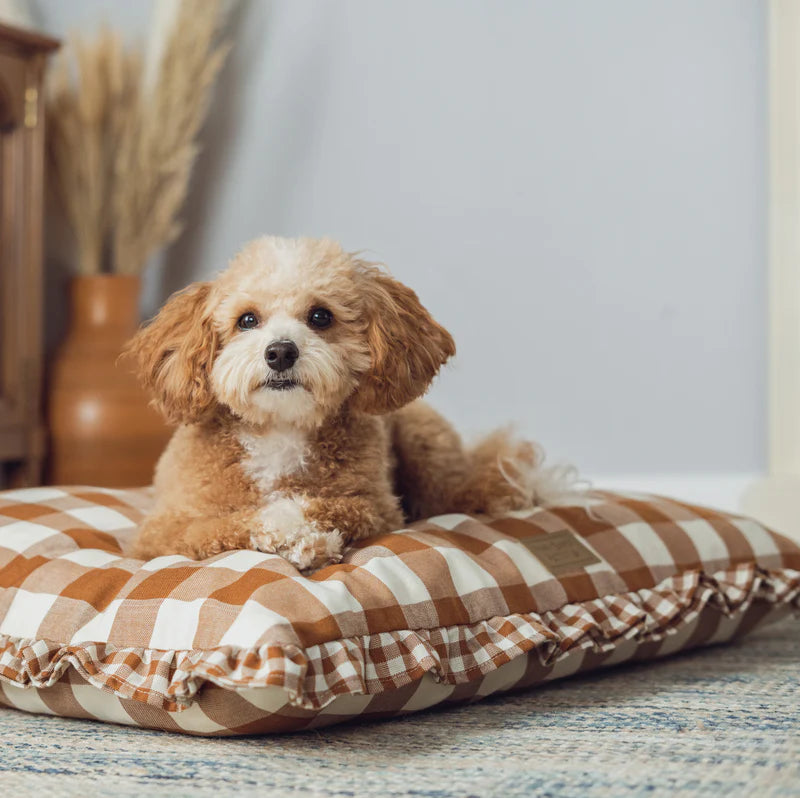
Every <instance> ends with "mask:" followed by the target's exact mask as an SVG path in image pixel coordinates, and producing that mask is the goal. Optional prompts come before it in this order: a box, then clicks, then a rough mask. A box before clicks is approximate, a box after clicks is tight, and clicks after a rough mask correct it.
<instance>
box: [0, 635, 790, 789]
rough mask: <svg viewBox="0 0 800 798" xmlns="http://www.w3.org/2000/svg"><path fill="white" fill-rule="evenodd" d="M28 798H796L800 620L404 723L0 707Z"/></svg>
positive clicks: (8, 773) (1, 768)
mask: <svg viewBox="0 0 800 798" xmlns="http://www.w3.org/2000/svg"><path fill="white" fill-rule="evenodd" d="M0 786H2V788H3V790H2V791H3V794H5V795H16V796H28V795H46V796H62V795H63V796H69V795H76V796H78V795H80V796H82V797H85V796H87V795H97V794H106V795H115V796H124V795H147V796H157V795H170V796H182V795H186V796H215V798H219V797H220V796H227V795H236V796H249V795H253V796H256V795H258V796H306V795H309V796H314V795H318V796H368V797H369V796H381V798H391V797H392V796H405V795H412V796H418V797H419V798H424V796H435V797H436V798H449V796H459V798H461V797H463V796H480V798H483V797H484V796H522V795H525V796H527V795H533V796H553V797H554V798H569V796H580V798H593V797H594V796H645V795H646V796H661V795H664V796H675V795H692V796H694V795H698V796H705V795H708V796H727V797H728V798H734V797H735V796H748V797H749V796H757V798H766V797H767V796H800V624H798V622H797V620H793V621H789V622H784V623H781V624H780V625H778V626H775V627H772V628H768V629H764V630H762V631H760V632H757V633H755V634H754V635H752V636H751V637H749V638H746V639H745V640H743V641H741V642H739V643H737V644H734V645H729V646H726V647H721V648H710V649H703V650H701V651H697V652H694V653H689V654H684V655H682V656H678V657H675V658H673V659H670V660H666V661H661V662H654V663H649V664H644V665H633V666H623V667H621V668H616V669H614V670H609V671H604V672H601V673H594V674H589V675H586V676H582V677H578V678H575V679H571V680H566V681H562V682H556V683H554V684H551V685H548V686H546V687H543V688H541V689H539V690H533V691H528V692H525V693H521V694H516V695H510V696H509V695H506V696H503V697H500V698H496V699H491V700H488V701H485V702H482V703H479V704H474V705H472V706H468V707H461V708H452V709H447V710H443V711H431V712H428V713H425V714H421V715H416V716H412V717H409V718H405V719H397V720H390V721H385V722H381V723H370V724H362V725H352V726H344V727H335V728H332V729H330V730H326V731H321V732H308V733H303V734H300V735H295V736H280V737H259V738H244V739H197V738H189V737H181V736H175V735H172V734H168V733H165V732H151V731H143V730H140V729H128V728H123V727H117V726H109V725H103V724H99V723H91V722H87V721H78V720H65V719H60V718H51V717H43V716H35V715H27V714H24V713H22V712H18V711H15V710H10V709H0Z"/></svg>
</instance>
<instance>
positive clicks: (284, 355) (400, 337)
mask: <svg viewBox="0 0 800 798" xmlns="http://www.w3.org/2000/svg"><path fill="white" fill-rule="evenodd" d="M129 350H130V351H131V352H132V353H133V354H134V355H135V356H136V358H137V362H138V367H139V372H140V374H141V377H142V379H143V381H144V383H145V384H146V385H147V386H148V387H149V388H150V389H151V391H152V392H153V394H154V396H155V404H156V406H157V407H158V408H159V409H160V410H161V411H162V412H163V413H164V415H165V416H166V418H167V419H168V420H169V421H170V422H173V423H175V424H177V425H179V426H178V429H177V430H176V432H175V434H174V436H173V438H172V440H171V442H170V444H169V446H168V447H167V449H166V451H165V452H164V454H163V456H162V457H161V460H160V462H159V463H158V466H157V468H156V475H155V489H156V507H155V510H154V512H153V513H152V514H151V515H150V516H149V517H148V518H147V519H146V520H145V523H144V525H143V527H142V529H141V532H140V534H139V537H138V539H137V541H136V544H135V554H136V555H137V556H139V557H143V558H149V557H153V556H157V555H162V554H170V553H178V554H184V555H187V556H189V557H194V558H205V557H209V556H211V555H214V554H218V553H219V552H222V551H226V550H229V549H240V548H251V549H258V550H260V551H263V552H273V553H276V554H279V555H281V556H283V557H284V558H286V559H287V560H288V561H289V562H291V563H292V564H293V565H295V566H296V567H297V568H298V569H301V570H311V569H315V568H318V567H320V566H322V565H325V564H327V563H331V562H337V561H338V560H339V559H340V558H341V556H342V550H343V548H344V546H345V545H346V544H347V543H348V542H349V541H352V540H358V539H360V538H364V537H367V536H369V535H376V534H380V533H384V532H388V531H390V530H393V529H397V528H401V527H402V526H403V525H404V524H405V523H406V522H408V521H412V520H415V519H419V518H424V517H426V516H433V515H438V514H442V513H449V512H462V513H480V512H487V513H498V512H504V511H510V510H514V509H520V508H523V507H526V506H530V505H532V504H533V502H535V501H542V500H547V499H548V498H549V496H548V493H551V494H552V493H557V492H559V491H560V490H561V485H560V484H558V483H559V479H558V478H556V479H554V478H553V472H552V470H547V471H545V470H542V469H538V468H537V466H538V459H539V455H538V453H537V451H536V449H535V448H534V447H533V445H531V444H529V443H524V442H520V443H516V442H514V441H513V440H512V439H511V438H510V437H509V436H508V435H507V434H506V433H505V432H498V433H495V434H493V435H492V436H490V437H489V438H487V439H486V440H484V441H483V442H482V443H480V444H478V445H477V446H476V447H475V448H472V449H469V450H466V449H465V448H464V447H463V446H462V443H461V440H460V439H459V436H458V435H457V434H456V432H455V431H454V430H453V429H452V428H451V426H450V425H449V424H448V423H447V421H445V420H444V419H443V418H442V417H441V416H439V415H438V414H437V413H436V412H435V411H434V410H432V409H431V408H430V407H428V406H427V405H425V404H423V403H421V402H417V401H414V400H416V399H417V398H418V397H420V396H421V395H422V394H423V393H425V391H426V390H427V388H428V386H429V385H430V383H431V380H432V379H433V378H434V376H435V375H436V373H437V372H438V370H439V368H440V366H441V365H442V364H443V363H444V362H445V361H446V360H447V359H448V358H449V357H451V356H452V355H453V354H454V353H455V345H454V343H453V339H452V338H451V336H450V334H449V333H448V332H447V331H446V330H445V329H444V328H443V327H441V326H440V325H439V324H437V323H436V322H435V321H434V320H433V318H431V316H430V314H429V313H428V312H427V311H426V310H425V308H423V307H422V305H421V304H420V302H419V300H418V299H417V296H416V294H415V293H414V292H413V291H411V290H410V289H409V288H407V287H406V286H404V285H402V284H401V283H399V282H397V281H396V280H394V279H392V278H391V277H389V276H388V275H387V274H386V273H384V272H383V271H381V269H380V268H378V267H377V266H375V265H373V264H370V263H366V262H364V261H362V260H359V259H358V258H357V257H355V256H353V255H350V254H348V253H346V252H344V251H343V250H342V249H341V247H340V246H339V245H338V244H336V243H334V242H332V241H328V240H311V239H296V240H287V239H281V238H273V237H265V238H261V239H258V240H256V241H254V242H251V243H250V244H248V245H247V246H246V247H245V248H244V249H243V250H242V252H240V253H239V255H237V256H236V258H234V260H233V261H232V263H231V265H230V266H229V268H228V269H227V270H226V271H225V272H223V273H222V274H221V275H220V276H219V277H218V278H217V279H216V280H214V281H212V282H203V283H195V284H194V285H191V286H189V287H188V288H187V289H185V290H184V291H181V292H179V293H177V294H175V295H174V296H173V297H172V298H171V299H170V300H169V302H168V303H167V304H166V305H165V306H164V308H163V309H162V310H161V312H160V313H159V314H158V315H157V316H156V317H155V319H154V320H153V321H152V322H151V323H150V324H149V325H147V326H145V327H143V328H142V329H141V330H140V331H139V333H138V334H137V335H136V337H135V338H134V339H133V340H132V341H131V343H130V344H129Z"/></svg>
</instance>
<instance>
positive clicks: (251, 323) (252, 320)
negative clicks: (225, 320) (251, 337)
mask: <svg viewBox="0 0 800 798" xmlns="http://www.w3.org/2000/svg"><path fill="white" fill-rule="evenodd" d="M236 324H237V325H238V326H239V329H240V330H252V329H253V328H254V327H258V316H256V314H255V313H250V312H248V313H243V314H242V315H241V316H239V321H237V322H236Z"/></svg>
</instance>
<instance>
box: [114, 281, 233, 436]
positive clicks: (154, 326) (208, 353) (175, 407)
mask: <svg viewBox="0 0 800 798" xmlns="http://www.w3.org/2000/svg"><path fill="white" fill-rule="evenodd" d="M210 292H211V284H210V283H194V284H193V285H190V286H189V287H188V288H186V289H184V290H183V291H179V292H178V293H176V294H173V295H172V296H171V297H170V298H169V300H168V301H167V303H166V304H165V305H164V307H163V308H161V310H160V311H159V313H158V315H157V316H156V317H155V318H154V319H153V320H152V321H151V322H150V323H149V324H147V325H145V326H143V327H142V328H141V329H140V330H139V332H138V333H136V335H135V336H134V337H133V338H132V339H131V340H130V341H129V342H128V344H127V346H126V347H125V352H124V354H125V355H132V356H133V357H134V358H135V360H136V363H137V373H138V375H139V379H141V381H142V383H143V384H144V386H145V387H146V388H147V389H148V390H149V391H151V392H152V394H153V404H154V405H155V407H156V408H158V410H160V411H161V413H163V415H164V416H165V418H166V419H167V421H169V422H171V423H176V424H179V423H192V422H195V421H200V420H201V419H202V418H204V417H205V416H207V415H208V413H209V412H210V411H211V410H212V408H213V407H214V404H215V402H214V396H213V394H212V391H211V384H210V381H209V377H210V371H211V366H212V365H213V362H214V357H215V356H216V352H217V349H218V348H219V340H218V338H217V334H216V332H215V331H214V328H213V325H212V322H211V316H210V313H209V312H208V308H207V302H208V297H209V294H210Z"/></svg>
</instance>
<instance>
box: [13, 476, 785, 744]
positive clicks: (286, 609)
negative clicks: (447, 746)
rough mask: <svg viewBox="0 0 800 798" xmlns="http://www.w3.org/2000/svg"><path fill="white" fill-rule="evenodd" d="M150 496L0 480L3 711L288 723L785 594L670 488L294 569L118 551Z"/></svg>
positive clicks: (775, 567)
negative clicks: (1, 483) (2, 484)
mask: <svg viewBox="0 0 800 798" xmlns="http://www.w3.org/2000/svg"><path fill="white" fill-rule="evenodd" d="M150 503H151V498H150V494H149V492H148V491H146V490H140V491H115V490H107V489H98V488H34V489H26V490H17V491H7V492H5V493H0V703H6V704H9V705H11V706H16V707H18V708H22V709H28V710H30V711H41V712H55V713H57V714H70V715H77V716H84V717H97V718H100V719H103V720H114V721H119V722H127V723H137V724H140V725H147V726H157V727H162V728H172V729H175V730H183V731H191V732H195V733H204V734H230V733H245V732H252V731H269V730H279V729H288V728H304V727H307V726H313V725H319V724H321V723H327V722H335V721H337V720H342V719H345V718H347V717H353V716H355V715H369V716H374V715H375V714H392V713H397V712H405V711H413V710H414V709H420V708H422V707H423V706H430V705H431V704H432V703H437V702H438V701H463V700H472V699H474V698H477V697H481V696H483V695H487V694H489V693H490V692H494V691H495V690H497V689H508V688H510V687H518V686H526V685H528V684H533V683H536V682H537V681H542V680H543V679H546V678H554V677H555V676H558V675H564V674H566V673H567V672H573V671H574V670H576V669H579V668H580V669H585V668H587V667H597V666H599V665H602V664H613V663H614V662H616V661H621V658H629V657H632V656H639V657H652V656H658V655H659V654H662V653H670V652H671V651H674V650H678V648H682V647H685V646H689V645H697V644H698V643H699V642H702V641H703V640H705V639H709V638H713V637H714V635H715V634H717V632H716V631H715V630H716V628H717V627H720V628H723V629H724V631H725V634H727V636H730V635H732V634H733V633H734V631H736V630H740V631H741V629H745V630H746V629H747V628H749V626H750V625H752V623H754V621H753V619H754V618H755V619H756V620H758V621H760V620H762V619H764V618H766V617H769V616H771V615H774V614H775V613H777V612H780V611H783V610H784V609H785V608H786V607H790V606H797V605H798V604H800V549H798V547H797V546H796V545H795V544H794V543H792V542H790V541H789V540H787V539H785V538H783V537H781V536H779V535H776V534H774V533H772V532H770V531H768V530H767V529H765V528H764V527H762V526H761V525H760V524H758V523H756V522H755V521H752V520H749V519H746V518H740V517H735V516H731V515H727V514H723V513H719V512H714V511H710V510H706V509H702V508H698V507H693V506H690V505H687V504H684V503H681V502H677V501H673V500H668V499H661V498H654V497H642V496H636V495H622V494H614V495H612V494H602V495H600V496H599V497H598V498H597V499H596V500H594V502H593V504H592V506H591V507H590V508H589V509H588V510H587V509H585V508H581V507H564V508H555V509H550V510H537V511H534V512H530V513H517V514H515V515H513V516H509V517H504V518H498V519H487V518H472V517H468V516H462V515H449V516H439V517H437V518H432V519H430V520H428V521H426V522H422V523H419V524H415V525H413V526H412V527H410V528H409V529H405V530H399V531H397V532H395V533H392V534H389V535H384V536H381V537H376V538H372V539H369V540H366V541H361V542H359V543H358V544H357V545H355V546H353V547H352V548H350V549H349V550H348V552H347V554H346V556H345V558H344V560H343V562H342V563H340V564H338V565H335V566H330V567H328V568H325V569H323V570H321V571H319V572H317V573H315V574H313V575H312V576H311V577H304V576H302V575H301V574H299V573H298V572H297V571H296V570H295V569H294V567H293V566H291V565H290V564H289V563H288V562H286V561H285V560H283V559H281V558H280V557H277V556H274V555H268V554H263V553H260V552H255V551H236V552H226V553H224V554H220V555H218V556H216V557H213V558H211V559H208V560H205V561H203V562H195V561H192V560H188V559H186V558H185V557H181V556H168V557H160V558H158V559H155V560H152V561H150V562H145V563H143V562H141V561H139V560H134V559H130V558H126V557H125V556H124V551H125V550H126V547H127V544H128V543H129V541H130V539H131V537H132V535H133V533H134V532H135V529H136V524H137V523H138V522H139V521H140V520H141V518H142V515H143V513H144V512H146V511H147V509H148V508H149V506H150ZM732 619H736V625H735V629H734V628H733V627H731V624H730V623H728V621H731V620H732ZM744 619H749V620H747V621H746V622H745V621H744ZM712 627H713V628H712ZM693 628H696V629H699V630H700V632H691V631H690V630H692V629H693ZM709 629H710V630H711V631H709ZM720 639H721V638H720ZM679 640H682V641H683V643H682V644H681V645H678V646H677V648H676V641H679ZM623 654H624V656H623ZM577 660H579V661H580V662H579V665H577V666H573V665H572V664H570V665H565V663H574V662H575V661H577ZM498 685H499V686H498ZM434 694H436V695H438V696H439V697H438V698H436V697H435V696H434V697H431V696H433V695H434ZM348 707H349V708H348Z"/></svg>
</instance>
